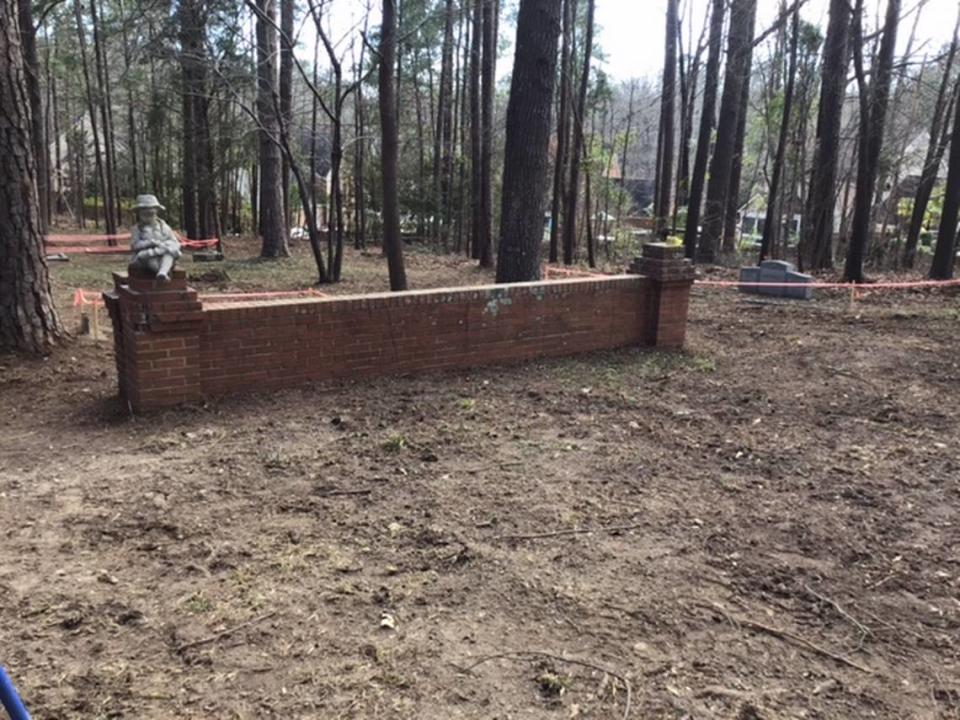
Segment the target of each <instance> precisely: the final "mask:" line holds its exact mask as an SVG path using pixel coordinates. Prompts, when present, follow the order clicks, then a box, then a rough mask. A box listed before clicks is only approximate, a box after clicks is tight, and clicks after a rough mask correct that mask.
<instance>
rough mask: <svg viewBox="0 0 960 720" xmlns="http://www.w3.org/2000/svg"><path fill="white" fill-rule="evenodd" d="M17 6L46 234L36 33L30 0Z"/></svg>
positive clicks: (45, 166) (46, 169)
mask: <svg viewBox="0 0 960 720" xmlns="http://www.w3.org/2000/svg"><path fill="white" fill-rule="evenodd" d="M17 7H18V10H19V21H20V41H21V43H22V54H23V65H24V68H23V69H24V73H25V77H26V81H27V94H28V97H29V98H30V118H31V133H30V138H31V141H32V143H33V157H34V161H35V162H36V168H37V170H36V172H37V195H38V197H39V199H40V232H41V233H42V234H44V235H46V233H47V218H48V217H49V211H48V207H49V202H50V198H49V194H50V193H49V187H50V167H49V166H50V162H49V158H48V156H47V133H46V129H45V128H44V120H43V117H44V116H43V99H42V98H43V96H42V94H41V92H40V63H39V61H38V59H37V37H36V31H35V30H34V26H33V10H32V4H31V2H30V0H18V2H17Z"/></svg>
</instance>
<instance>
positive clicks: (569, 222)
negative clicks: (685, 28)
mask: <svg viewBox="0 0 960 720" xmlns="http://www.w3.org/2000/svg"><path fill="white" fill-rule="evenodd" d="M670 2H673V0H670ZM595 6H596V3H595V0H587V26H586V30H585V35H584V39H583V67H582V69H581V71H580V87H579V89H578V91H577V98H576V101H575V104H574V107H573V123H572V124H573V140H572V141H571V143H570V177H569V179H568V182H567V198H566V202H565V203H564V206H563V215H564V217H563V264H564V265H571V264H572V263H573V259H574V254H575V250H576V232H577V201H578V200H579V195H580V167H581V157H582V155H583V137H584V128H583V121H584V117H585V114H586V106H587V88H588V86H589V81H590V61H591V59H592V58H591V56H592V55H593V15H594V8H595Z"/></svg>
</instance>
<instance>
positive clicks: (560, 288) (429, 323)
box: [106, 273, 690, 411]
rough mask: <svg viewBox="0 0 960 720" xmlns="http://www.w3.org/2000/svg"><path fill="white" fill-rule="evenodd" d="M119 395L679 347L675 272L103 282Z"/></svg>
mask: <svg viewBox="0 0 960 720" xmlns="http://www.w3.org/2000/svg"><path fill="white" fill-rule="evenodd" d="M116 284H117V289H116V290H115V292H114V293H111V294H108V295H107V296H106V297H107V303H108V306H109V308H110V313H111V317H112V318H113V323H114V336H115V343H116V355H117V370H118V378H119V383H120V394H121V398H122V399H123V400H124V401H125V402H126V403H128V405H129V407H130V408H131V409H132V410H133V411H142V410H150V409H154V408H159V407H165V406H170V405H177V404H181V403H184V402H196V401H201V400H203V399H205V398H208V397H212V396H218V395H223V394H227V393H232V392H238V391H242V390H249V389H256V388H278V387H287V386H292V385H296V384H300V383H305V382H310V381H327V380H335V379H341V378H362V377H368V376H374V375H388V374H392V373H401V372H413V371H424V370H444V369H452V368H465V367H471V366H477V365H484V364H489V363H496V362H510V361H518V360H527V359H531V358H537V357H552V356H559V355H571V354H575V353H581V352H587V351H590V350H599V349H605V348H616V347H622V346H629V345H664V346H670V347H677V346H680V345H682V343H683V335H684V331H685V328H686V311H687V296H688V294H689V287H690V282H689V281H680V280H677V279H671V280H670V281H668V282H663V281H660V280H658V279H655V278H652V277H647V276H644V275H620V276H609V277H602V278H571V279H566V280H558V281H546V282H534V283H518V284H513V285H496V286H494V285H491V286H484V287H475V288H446V289H439V290H420V291H409V292H403V293H381V294H374V295H363V296H355V297H349V296H347V297H340V298H308V299H296V300H283V301H261V302H238V303H218V304H216V305H211V306H207V307H203V306H202V305H201V303H200V302H199V300H198V299H197V295H196V292H195V291H193V290H191V289H189V288H187V287H186V281H185V279H184V278H183V274H182V273H176V274H175V277H174V279H173V281H172V282H171V283H169V284H167V285H156V284H155V283H154V281H153V280H152V279H146V278H130V279H127V278H122V277H118V278H117V279H116Z"/></svg>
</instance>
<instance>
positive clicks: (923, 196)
mask: <svg viewBox="0 0 960 720" xmlns="http://www.w3.org/2000/svg"><path fill="white" fill-rule="evenodd" d="M958 30H960V14H958V16H957V24H956V25H955V26H954V28H953V40H952V41H951V42H950V50H949V51H948V52H947V59H946V62H945V63H944V69H943V77H942V78H941V80H940V87H939V89H938V90H937V101H936V104H935V105H934V109H933V118H932V119H931V121H930V142H929V143H928V145H927V153H926V157H925V158H924V161H923V169H922V170H921V171H920V183H919V184H918V186H917V193H916V195H915V196H914V199H913V210H912V211H911V213H910V226H909V229H908V230H907V241H906V245H905V246H904V249H903V265H904V267H907V268H912V267H913V264H914V261H915V260H916V256H917V244H918V242H919V241H920V230H921V229H922V228H923V218H924V215H926V212H927V204H928V203H929V202H930V195H931V194H932V193H933V186H934V185H935V184H936V182H937V171H938V170H939V169H940V163H941V162H942V161H943V154H944V152H945V151H946V148H947V143H948V142H949V139H950V134H949V129H950V111H951V109H952V107H953V105H952V103H954V102H957V100H958V98H960V79H958V80H957V82H956V84H955V85H954V88H953V94H952V96H951V94H950V90H949V87H950V76H951V70H952V69H953V61H954V59H955V58H956V54H957V40H958ZM945 121H946V122H945Z"/></svg>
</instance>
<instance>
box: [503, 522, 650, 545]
mask: <svg viewBox="0 0 960 720" xmlns="http://www.w3.org/2000/svg"><path fill="white" fill-rule="evenodd" d="M642 527H644V525H643V524H642V523H637V524H635V525H607V526H605V527H595V528H575V529H571V530H554V531H552V532H542V533H532V534H530V535H494V536H493V537H492V538H488V539H489V540H490V541H491V542H492V541H494V540H538V539H540V538H550V537H560V536H562V535H587V534H589V533H600V532H621V531H623V530H636V529H638V528H642Z"/></svg>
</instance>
